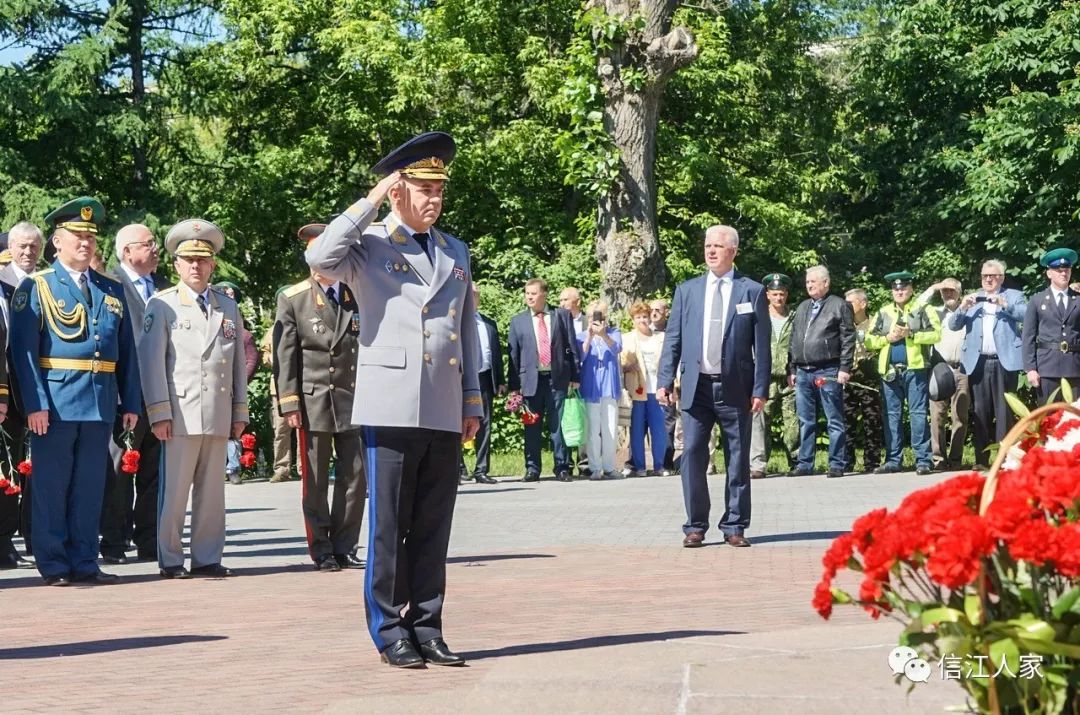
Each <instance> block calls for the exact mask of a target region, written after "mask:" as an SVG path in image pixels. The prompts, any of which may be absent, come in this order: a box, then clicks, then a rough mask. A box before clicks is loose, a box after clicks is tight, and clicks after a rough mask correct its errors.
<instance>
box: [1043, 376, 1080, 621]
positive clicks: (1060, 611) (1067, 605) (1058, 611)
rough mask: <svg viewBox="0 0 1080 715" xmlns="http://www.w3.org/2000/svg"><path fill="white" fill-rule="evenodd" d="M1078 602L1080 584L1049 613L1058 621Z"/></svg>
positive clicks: (1058, 601)
mask: <svg viewBox="0 0 1080 715" xmlns="http://www.w3.org/2000/svg"><path fill="white" fill-rule="evenodd" d="M1062 384H1065V381H1064V380H1062ZM1070 402H1071V400H1070ZM1078 604H1080V586H1076V587H1075V588H1072V589H1070V590H1068V591H1066V592H1065V593H1063V594H1061V596H1060V597H1059V598H1058V600H1056V601H1054V604H1053V605H1052V606H1051V607H1050V613H1052V614H1053V616H1054V620H1056V621H1060V620H1061V618H1062V617H1063V616H1064V615H1065V614H1066V613H1068V612H1069V611H1072V610H1076V611H1077V612H1078V613H1080V606H1078Z"/></svg>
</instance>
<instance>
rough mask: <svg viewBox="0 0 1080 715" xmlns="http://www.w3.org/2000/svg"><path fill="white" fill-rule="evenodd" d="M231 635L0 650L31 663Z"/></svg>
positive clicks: (8, 657) (0, 656)
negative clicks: (36, 659) (40, 660)
mask: <svg viewBox="0 0 1080 715" xmlns="http://www.w3.org/2000/svg"><path fill="white" fill-rule="evenodd" d="M226 638H227V636H193V635H189V636H139V637H136V638H110V639H108V640H100V641H82V642H76V643H56V644H54V645H34V646H26V647H24V648H0V660H30V659H34V658H59V657H62V656H71V655H94V654H96V653H113V652H116V651H120V650H136V649H138V648H159V647H161V646H167V645H179V644H181V643H205V642H207V641H222V640H225V639H226Z"/></svg>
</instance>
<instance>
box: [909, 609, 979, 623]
mask: <svg viewBox="0 0 1080 715" xmlns="http://www.w3.org/2000/svg"><path fill="white" fill-rule="evenodd" d="M919 620H921V621H922V624H923V626H924V627H926V626H936V625H937V624H939V623H962V624H964V625H968V626H970V625H971V623H970V622H969V621H968V619H967V616H966V615H964V612H963V611H958V610H956V609H955V608H948V607H947V606H942V607H941V608H931V609H928V610H926V611H923V614H922V616H920V618H919Z"/></svg>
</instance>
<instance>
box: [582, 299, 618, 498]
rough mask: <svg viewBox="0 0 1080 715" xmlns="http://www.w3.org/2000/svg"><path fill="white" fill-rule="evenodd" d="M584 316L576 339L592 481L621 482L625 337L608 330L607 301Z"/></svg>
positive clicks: (588, 309) (598, 304)
mask: <svg viewBox="0 0 1080 715" xmlns="http://www.w3.org/2000/svg"><path fill="white" fill-rule="evenodd" d="M585 313H586V315H588V316H589V324H588V326H587V327H586V328H585V330H582V331H581V332H580V333H578V336H577V337H578V343H579V344H580V345H581V399H583V400H584V401H585V408H586V411H587V413H588V435H589V441H588V452H589V470H590V471H591V474H590V475H589V479H591V480H594V481H595V480H598V479H622V474H620V473H619V472H617V471H615V452H616V450H617V449H618V442H617V440H616V437H615V435H616V434H617V429H618V426H619V394H620V392H621V390H622V384H621V382H620V379H619V373H620V371H621V368H620V366H619V353H620V352H622V334H621V333H620V332H619V330H618V329H617V328H611V327H608V324H607V314H608V305H607V303H605V302H604V301H595V302H593V303H590V304H589V307H588V308H587V309H586V311H585Z"/></svg>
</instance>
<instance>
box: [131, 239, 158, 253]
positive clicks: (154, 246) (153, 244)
mask: <svg viewBox="0 0 1080 715" xmlns="http://www.w3.org/2000/svg"><path fill="white" fill-rule="evenodd" d="M128 245H129V246H146V247H147V248H149V249H150V250H151V251H157V250H160V249H159V248H158V245H157V241H155V240H153V239H150V240H149V241H132V242H131V243H129V244H128Z"/></svg>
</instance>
